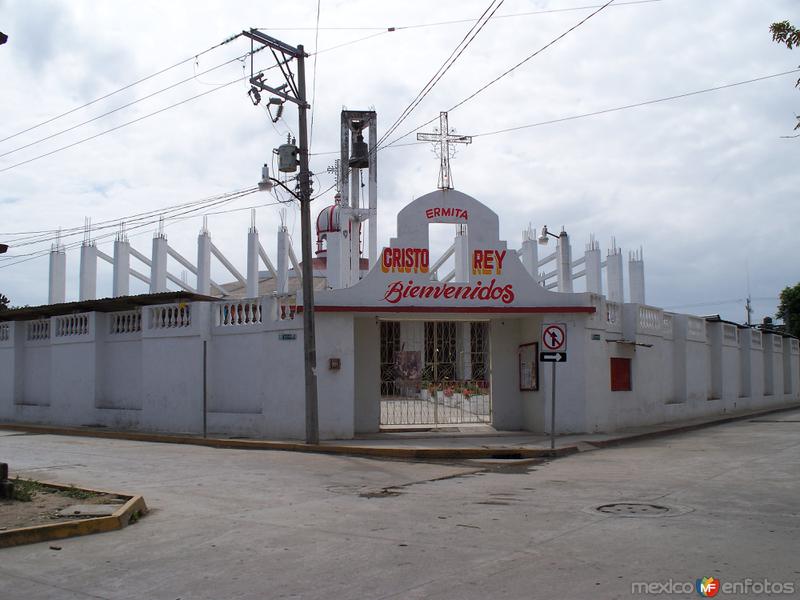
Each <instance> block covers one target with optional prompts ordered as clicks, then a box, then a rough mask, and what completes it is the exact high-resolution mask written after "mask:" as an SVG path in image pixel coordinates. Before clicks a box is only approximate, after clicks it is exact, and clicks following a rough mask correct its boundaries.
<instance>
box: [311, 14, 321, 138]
mask: <svg viewBox="0 0 800 600" xmlns="http://www.w3.org/2000/svg"><path fill="white" fill-rule="evenodd" d="M321 4H322V0H317V31H316V33H315V34H314V66H313V68H312V73H311V126H310V131H309V133H308V150H309V151H311V144H312V143H313V142H314V115H315V114H316V112H317V105H316V102H317V54H316V51H317V48H319V12H320V5H321Z"/></svg>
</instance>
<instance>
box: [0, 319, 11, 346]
mask: <svg viewBox="0 0 800 600" xmlns="http://www.w3.org/2000/svg"><path fill="white" fill-rule="evenodd" d="M10 336H11V326H10V325H9V324H8V323H0V342H7V341H8V340H9V338H10Z"/></svg>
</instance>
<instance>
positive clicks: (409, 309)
mask: <svg viewBox="0 0 800 600" xmlns="http://www.w3.org/2000/svg"><path fill="white" fill-rule="evenodd" d="M314 311H315V312H370V313H372V312H380V313H386V312H388V313H393V312H394V313H481V314H483V313H505V314H508V313H517V314H542V313H585V314H592V313H595V312H597V309H596V308H595V307H594V306H315V307H314Z"/></svg>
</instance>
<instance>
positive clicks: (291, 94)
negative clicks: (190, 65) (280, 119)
mask: <svg viewBox="0 0 800 600" xmlns="http://www.w3.org/2000/svg"><path fill="white" fill-rule="evenodd" d="M242 35H244V36H245V37H248V38H250V39H251V40H253V41H255V42H259V43H260V44H263V45H264V46H268V47H269V48H270V50H272V54H273V55H274V56H275V59H276V60H277V61H278V67H279V68H280V70H281V72H282V73H283V76H284V79H285V80H286V83H285V84H283V85H280V86H278V87H272V86H269V85H267V84H266V83H265V82H264V75H263V73H262V74H260V75H258V76H255V75H253V74H252V73H251V75H253V76H251V78H250V83H251V84H252V85H253V86H255V87H257V88H258V89H260V90H262V91H267V92H270V93H272V94H274V95H275V96H277V97H278V98H281V99H283V100H288V101H289V102H293V103H294V104H296V105H297V114H298V121H299V131H298V142H299V144H300V146H299V155H300V157H299V158H300V160H299V163H300V173H299V174H298V184H299V194H298V195H297V196H296V197H297V199H298V200H299V201H300V227H301V228H302V230H303V232H302V241H301V244H302V248H301V250H302V260H303V268H302V271H303V351H304V356H305V388H306V394H305V397H306V403H305V407H306V443H307V444H318V443H319V415H318V413H319V411H318V403H317V347H316V338H315V335H314V267H313V264H312V260H313V255H312V254H311V182H310V179H311V178H310V174H309V171H308V115H307V111H308V109H309V108H310V106H309V104H308V102H307V101H306V67H305V58H306V53H305V51H304V49H303V46H302V45H299V46H297V48H294V47H292V46H289V45H288V44H285V43H284V42H281V41H280V40H278V39H275V38H273V37H271V36H269V35H266V34H264V33H262V32H260V31H258V30H257V29H251V30H250V31H243V32H242ZM277 53H280V54H281V55H282V56H283V58H282V59H281V58H280V57H279V56H278V54H277ZM291 59H295V60H297V82H295V80H294V76H293V75H292V72H291V70H290V69H289V62H290V61H291ZM271 102H272V101H271Z"/></svg>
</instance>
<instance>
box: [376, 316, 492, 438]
mask: <svg viewBox="0 0 800 600" xmlns="http://www.w3.org/2000/svg"><path fill="white" fill-rule="evenodd" d="M380 327H381V340H380V344H381V356H380V361H381V362H380V369H381V425H434V426H435V425H456V424H461V423H490V422H491V396H490V392H489V371H488V369H489V323H488V322H486V321H382V322H381V324H380Z"/></svg>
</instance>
